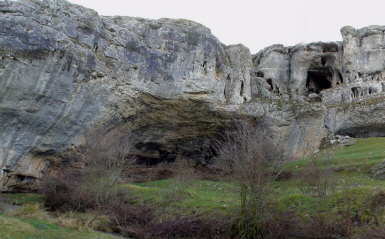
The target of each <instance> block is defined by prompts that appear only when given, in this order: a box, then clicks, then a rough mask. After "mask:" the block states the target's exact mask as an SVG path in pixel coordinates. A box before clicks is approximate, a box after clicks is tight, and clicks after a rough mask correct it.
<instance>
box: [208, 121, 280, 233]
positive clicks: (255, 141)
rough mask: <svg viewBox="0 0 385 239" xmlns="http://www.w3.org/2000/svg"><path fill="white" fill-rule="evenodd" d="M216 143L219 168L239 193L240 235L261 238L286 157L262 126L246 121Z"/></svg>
mask: <svg viewBox="0 0 385 239" xmlns="http://www.w3.org/2000/svg"><path fill="white" fill-rule="evenodd" d="M215 142H216V144H215V145H216V147H215V148H216V151H217V154H218V156H217V157H216V167H217V168H219V169H220V170H221V171H222V173H225V174H226V175H228V176H229V177H230V178H231V180H232V181H233V182H234V183H235V184H236V185H237V188H238V190H239V196H240V212H239V215H238V228H237V231H238V236H239V238H261V237H263V234H264V233H265V231H264V229H263V226H262V222H263V220H264V219H266V217H268V216H269V212H268V204H269V200H270V199H269V197H270V196H271V189H272V187H271V186H272V183H273V182H274V180H275V179H276V177H277V176H278V174H279V171H280V168H281V166H282V165H283V162H284V157H283V154H282V152H281V150H279V147H278V146H277V145H276V144H275V143H274V142H273V140H272V139H271V138H269V137H268V136H267V134H266V133H265V132H264V130H263V128H262V127H261V126H256V125H255V124H254V123H252V122H250V121H247V120H244V119H242V120H240V121H239V122H237V123H236V124H235V130H233V131H226V132H224V133H223V135H222V137H221V138H220V139H217V140H216V141H215Z"/></svg>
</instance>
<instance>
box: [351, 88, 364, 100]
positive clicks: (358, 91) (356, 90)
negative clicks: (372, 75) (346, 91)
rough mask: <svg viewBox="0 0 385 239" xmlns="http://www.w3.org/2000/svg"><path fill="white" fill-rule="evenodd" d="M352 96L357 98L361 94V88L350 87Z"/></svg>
mask: <svg viewBox="0 0 385 239" xmlns="http://www.w3.org/2000/svg"><path fill="white" fill-rule="evenodd" d="M351 90H352V98H357V97H360V96H362V89H361V87H352V88H351Z"/></svg>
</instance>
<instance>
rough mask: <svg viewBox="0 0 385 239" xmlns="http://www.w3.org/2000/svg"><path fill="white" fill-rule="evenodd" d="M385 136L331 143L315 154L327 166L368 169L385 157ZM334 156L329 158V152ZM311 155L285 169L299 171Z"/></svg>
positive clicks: (288, 165) (293, 162)
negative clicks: (348, 143)
mask: <svg viewBox="0 0 385 239" xmlns="http://www.w3.org/2000/svg"><path fill="white" fill-rule="evenodd" d="M384 146H385V137H379V138H365V139H364V138H360V139H357V143H356V144H355V145H352V146H344V145H331V146H328V147H327V148H325V149H323V150H322V151H321V152H320V153H318V154H317V155H315V156H316V157H319V158H320V161H321V162H325V161H326V162H325V165H326V166H327V167H332V166H333V167H337V168H338V167H339V168H341V169H346V170H349V169H350V170H355V169H356V170H366V169H368V168H370V167H372V166H374V165H375V164H378V163H380V162H382V161H383V160H384V159H385V147H384ZM330 153H331V154H332V157H331V158H330V157H329V158H328V154H329V155H330ZM309 158H310V157H305V158H302V159H299V160H295V161H292V162H290V163H288V164H286V165H285V169H284V170H289V171H298V170H299V169H301V168H303V167H304V166H305V165H307V163H308V162H309Z"/></svg>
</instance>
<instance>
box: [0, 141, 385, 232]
mask: <svg viewBox="0 0 385 239" xmlns="http://www.w3.org/2000/svg"><path fill="white" fill-rule="evenodd" d="M384 145H385V138H367V139H357V143H356V144H355V145H352V146H343V145H331V146H328V147H327V148H325V149H323V150H321V152H320V153H317V154H315V155H312V156H309V157H306V158H303V159H299V160H296V161H292V162H289V163H287V164H286V165H285V166H284V171H285V172H290V173H291V174H292V175H293V177H292V178H290V179H286V180H282V181H276V182H274V184H273V187H272V190H273V194H272V196H271V198H270V202H271V203H272V204H273V205H275V208H277V209H278V210H281V211H290V212H294V213H295V214H296V215H298V216H300V217H308V216H309V215H310V216H312V215H320V214H322V215H325V217H326V218H327V219H330V220H335V219H336V218H337V219H338V217H342V215H343V212H347V211H349V213H350V215H352V216H354V215H358V216H359V217H360V218H361V220H362V221H363V222H365V223H367V224H368V225H377V224H378V225H380V224H381V223H383V224H384V223H385V196H384V205H382V204H381V203H382V201H381V200H380V199H381V197H380V199H376V197H375V195H376V193H378V192H379V190H385V181H382V180H379V179H378V178H375V177H374V176H373V175H372V174H371V173H370V169H371V168H372V167H373V166H374V165H376V164H378V163H380V162H382V161H383V160H384V159H385V147H384ZM315 159H316V160H318V163H319V166H320V168H321V169H330V170H332V172H333V173H332V177H331V178H330V180H332V181H331V182H332V184H333V188H332V189H330V190H328V193H327V195H326V196H322V197H321V196H319V195H317V194H316V193H315V192H313V191H309V192H307V193H304V192H302V191H301V189H300V187H299V186H298V185H299V183H298V179H299V177H300V176H299V175H300V174H301V172H302V171H303V170H304V169H306V167H307V165H308V164H309V162H310V161H311V160H315ZM122 187H123V188H127V189H128V190H129V191H130V192H131V193H132V196H133V198H135V200H133V201H132V203H134V204H135V203H136V204H144V203H151V204H153V205H155V208H156V213H155V216H154V218H153V222H161V221H165V220H168V219H171V220H172V219H178V218H183V217H187V216H191V215H194V216H199V217H202V218H205V217H207V218H216V216H218V217H219V216H225V217H231V216H234V215H236V209H237V207H238V206H239V203H240V201H239V195H238V192H237V187H236V186H235V185H234V184H233V183H230V182H214V181H208V180H193V179H191V180H185V181H184V182H183V181H178V180H176V179H167V180H159V181H153V182H146V183H136V184H127V185H123V186H122ZM384 195H385V194H384ZM2 197H3V199H4V197H6V198H7V200H8V202H11V203H17V204H26V203H30V202H37V203H39V202H41V201H42V199H43V197H42V195H38V194H37V195H36V194H3V195H2ZM376 200H378V202H379V203H377V204H376ZM12 225H13V226H12ZM41 225H45V226H41ZM381 225H382V224H381ZM19 228H21V230H19ZM2 229H4V230H2ZM98 235H99V234H97V233H96V232H78V231H74V230H70V229H68V228H63V227H59V226H58V225H57V224H52V223H48V222H47V221H44V220H32V219H26V218H24V219H22V218H17V217H9V216H5V215H2V216H0V238H96V237H97V236H98ZM10 236H12V237H10ZM61 236H63V237H61ZM103 238H109V237H108V236H105V235H103Z"/></svg>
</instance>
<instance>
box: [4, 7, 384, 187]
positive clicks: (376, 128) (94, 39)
mask: <svg viewBox="0 0 385 239" xmlns="http://www.w3.org/2000/svg"><path fill="white" fill-rule="evenodd" d="M382 29H384V30H385V28H382V27H371V28H366V29H362V30H358V31H357V30H355V29H352V28H344V29H343V30H342V34H343V42H342V43H339V42H338V43H312V44H308V45H298V46H295V47H284V46H280V45H275V46H272V47H269V48H266V49H264V50H262V51H261V52H259V53H258V54H256V55H251V54H250V52H249V50H248V49H247V48H246V47H244V46H242V45H232V46H225V45H223V44H221V43H220V41H219V40H218V39H217V38H216V37H214V36H213V35H212V34H211V32H210V30H209V29H207V28H206V27H204V26H202V25H200V24H198V23H195V22H191V21H188V20H182V19H175V20H172V19H159V20H149V19H140V18H131V17H118V16H116V17H106V16H99V15H98V14H97V13H96V12H95V11H93V10H90V9H86V8H83V7H81V6H78V5H73V4H70V3H67V2H65V1H37V0H22V1H17V2H13V1H12V2H8V1H5V2H0V57H1V58H0V86H1V87H0V112H1V113H0V165H1V169H0V178H1V181H0V191H1V190H3V191H5V190H8V191H11V190H23V189H28V190H29V189H31V188H33V187H34V185H35V183H36V181H37V180H38V179H40V178H41V177H42V175H43V174H44V173H45V172H46V170H47V168H58V167H64V166H68V165H74V164H76V163H77V161H78V160H79V159H81V156H82V153H83V152H84V145H85V143H86V141H87V137H88V136H89V135H95V134H98V135H101V136H103V135H106V134H110V133H113V132H115V131H119V132H131V133H132V134H133V135H136V137H135V142H134V144H135V147H134V150H133V152H132V153H133V154H135V155H136V156H137V157H138V159H139V161H140V162H142V163H147V164H154V163H157V162H159V161H162V160H169V161H173V160H175V159H176V158H177V157H182V158H185V159H188V160H195V161H198V162H203V163H204V162H207V161H208V160H209V159H210V157H211V152H210V142H211V139H212V138H213V137H214V136H215V135H216V134H217V133H218V132H220V131H221V130H223V129H224V128H226V127H231V124H232V122H233V121H234V119H235V118H239V117H244V116H247V117H252V118H255V119H258V120H259V121H260V122H263V125H264V126H265V127H266V128H267V129H268V131H269V132H270V134H271V135H272V137H273V138H274V139H275V140H276V141H277V142H279V143H280V144H281V145H283V146H284V147H285V149H286V152H287V156H288V157H293V158H298V157H301V156H303V155H306V154H309V153H312V152H314V151H315V150H317V149H318V148H319V146H320V144H321V140H322V139H323V138H324V137H326V135H327V133H328V131H327V130H326V129H328V130H329V131H330V132H332V133H339V134H352V135H356V136H368V135H382V134H381V132H383V131H381V128H382V125H381V118H380V117H382V114H383V112H385V111H384V110H382V105H383V104H382V103H381V102H382V101H381V100H380V99H381V98H379V96H380V95H381V93H382V91H383V84H382V80H383V77H382V72H383V65H384V61H385V58H384V56H383V52H382V51H383V50H382V49H383V48H382V47H383V45H385V42H384V41H383V40H382V39H384V38H383V30H382ZM362 102H365V104H367V105H368V106H365V104H362ZM357 104H360V107H361V108H360V107H356V105H357ZM356 109H359V110H356ZM368 113H369V114H368ZM370 114H371V115H375V117H377V118H370V117H368V115H370ZM365 120H371V122H370V127H366V124H365ZM325 127H326V128H325Z"/></svg>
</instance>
